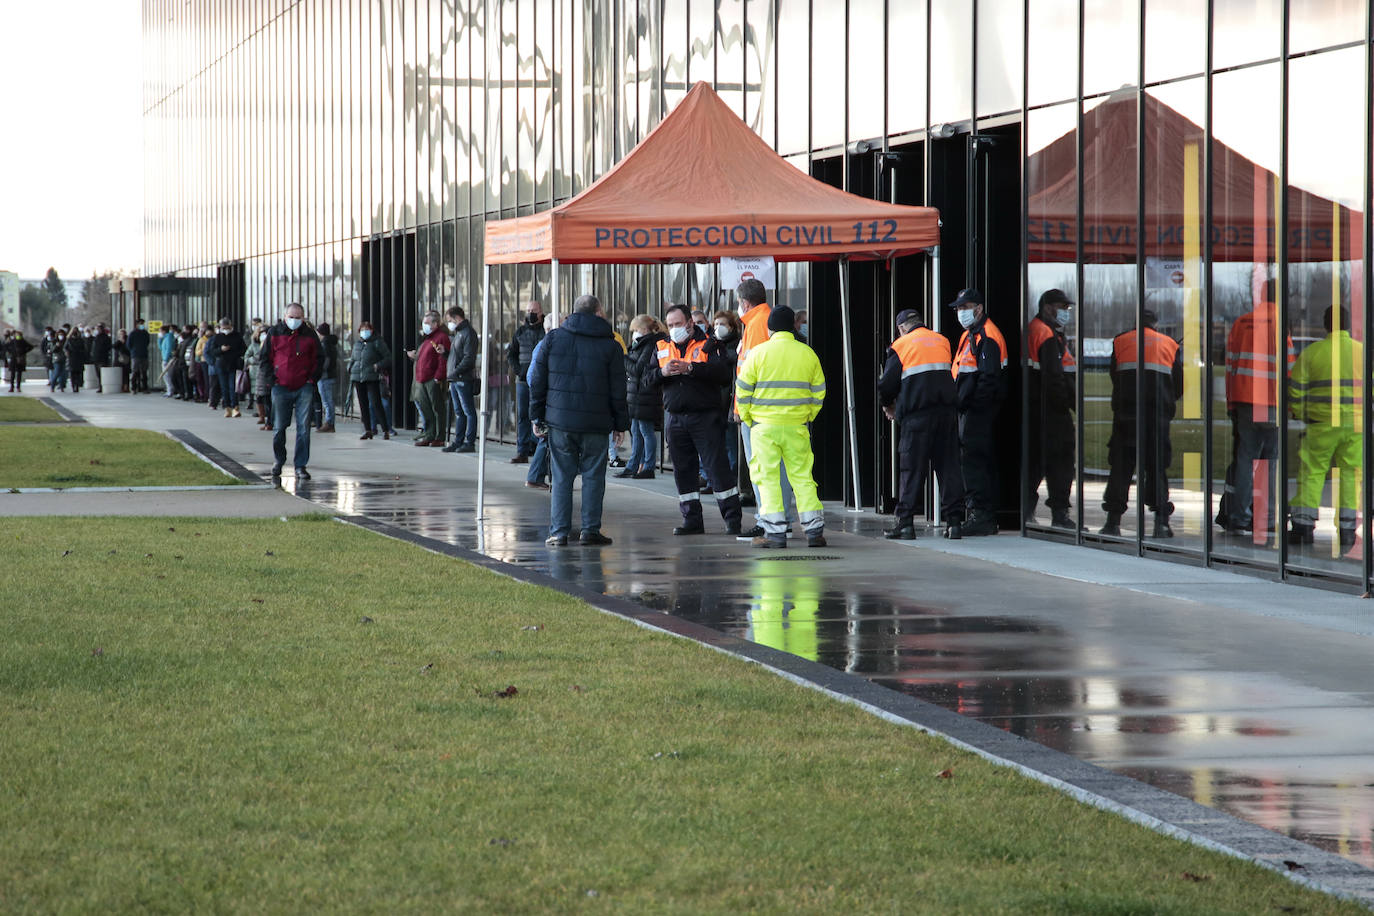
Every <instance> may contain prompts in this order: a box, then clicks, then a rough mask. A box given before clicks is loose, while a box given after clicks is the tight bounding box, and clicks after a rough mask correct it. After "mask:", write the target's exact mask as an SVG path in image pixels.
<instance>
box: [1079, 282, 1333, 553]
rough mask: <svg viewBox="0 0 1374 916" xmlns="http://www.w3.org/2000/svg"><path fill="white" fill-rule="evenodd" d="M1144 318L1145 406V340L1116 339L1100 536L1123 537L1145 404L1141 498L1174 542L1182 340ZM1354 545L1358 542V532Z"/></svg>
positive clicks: (1158, 529) (1129, 334) (1151, 316)
mask: <svg viewBox="0 0 1374 916" xmlns="http://www.w3.org/2000/svg"><path fill="white" fill-rule="evenodd" d="M1144 317H1145V375H1144V379H1145V383H1144V387H1143V393H1144V395H1145V403H1144V405H1138V404H1137V402H1136V376H1137V375H1138V374H1139V373H1138V360H1137V356H1138V353H1137V349H1138V347H1139V341H1138V339H1137V336H1136V331H1135V328H1131V329H1130V330H1129V331H1125V332H1123V333H1121V334H1118V335H1116V337H1115V338H1113V340H1112V363H1111V376H1112V437H1111V439H1109V440H1108V442H1107V464H1108V466H1109V467H1110V468H1111V471H1110V473H1109V474H1108V476H1107V489H1106V491H1105V492H1104V493H1103V494H1102V508H1103V509H1104V510H1105V511H1106V513H1107V523H1106V524H1105V525H1103V526H1102V529H1101V532H1100V533H1102V534H1110V535H1116V536H1118V537H1119V536H1120V535H1121V516H1122V515H1124V514H1125V512H1126V497H1127V496H1129V495H1130V490H1131V474H1132V473H1134V471H1135V461H1136V417H1137V416H1138V415H1139V413H1140V412H1142V411H1141V410H1140V407H1141V406H1143V407H1144V410H1143V413H1144V415H1145V416H1144V419H1145V423H1144V432H1145V441H1144V442H1143V443H1142V444H1141V448H1140V479H1139V481H1138V486H1137V488H1136V495H1137V496H1138V497H1139V499H1140V501H1141V502H1143V503H1145V506H1146V508H1148V509H1149V510H1150V511H1152V512H1153V513H1154V516H1155V518H1154V521H1155V524H1154V532H1153V536H1154V537H1157V538H1171V537H1173V536H1174V531H1173V528H1171V527H1170V526H1169V516H1171V515H1172V514H1173V511H1174V504H1173V503H1172V502H1170V501H1169V463H1170V462H1171V461H1172V460H1173V442H1172V440H1171V439H1170V435H1169V424H1170V423H1172V422H1173V419H1174V409H1175V405H1176V404H1177V403H1178V399H1179V398H1180V397H1182V396H1183V349H1182V348H1181V347H1180V346H1179V345H1178V341H1176V340H1174V339H1173V338H1172V337H1169V336H1168V335H1165V334H1161V333H1160V332H1159V331H1156V330H1155V323H1156V320H1157V318H1156V316H1155V313H1154V312H1152V311H1149V310H1148V309H1147V310H1146V311H1145V316H1144ZM1304 352H1305V351H1304ZM1323 396H1325V392H1323ZM1351 489H1352V490H1353V489H1354V488H1353V487H1352V488H1351ZM1352 518H1353V515H1352ZM1350 543H1351V544H1354V543H1355V537H1354V532H1353V531H1352V532H1351V537H1350Z"/></svg>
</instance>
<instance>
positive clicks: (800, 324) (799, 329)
mask: <svg viewBox="0 0 1374 916" xmlns="http://www.w3.org/2000/svg"><path fill="white" fill-rule="evenodd" d="M796 321H797V324H796V327H795V329H794V331H793V335H792V336H794V337H796V338H797V340H799V341H800V342H802V343H804V344H806V345H807V346H808V347H809V346H811V341H809V340H807V339H806V332H807V331H808V330H810V326H809V325H808V324H807V322H806V309H797V319H796Z"/></svg>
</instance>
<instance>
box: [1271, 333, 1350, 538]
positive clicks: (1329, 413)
mask: <svg viewBox="0 0 1374 916" xmlns="http://www.w3.org/2000/svg"><path fill="white" fill-rule="evenodd" d="M1333 311H1334V310H1333V309H1330V308H1328V309H1327V310H1326V315H1325V325H1326V330H1327V331H1328V332H1329V333H1328V334H1327V335H1326V337H1324V338H1322V339H1321V340H1319V341H1317V342H1316V343H1314V344H1310V345H1309V346H1308V347H1307V349H1305V350H1303V351H1302V354H1301V355H1299V356H1298V359H1297V362H1295V363H1294V364H1293V368H1292V370H1290V375H1289V377H1288V403H1289V407H1290V408H1291V409H1292V411H1293V415H1294V416H1296V417H1297V418H1298V419H1299V420H1302V421H1303V422H1304V423H1306V424H1307V430H1306V432H1304V433H1303V437H1302V444H1301V445H1299V446H1298V468H1299V470H1298V492H1297V493H1296V494H1294V496H1293V504H1292V505H1291V506H1290V507H1289V517H1290V518H1291V520H1292V528H1291V529H1290V530H1289V532H1288V543H1290V544H1294V545H1302V544H1311V543H1312V542H1313V540H1314V538H1313V532H1314V529H1315V528H1316V526H1317V508H1318V507H1319V506H1320V505H1321V501H1322V489H1323V487H1324V486H1325V485H1326V475H1327V471H1328V470H1330V469H1331V467H1332V466H1333V465H1334V466H1335V468H1336V471H1337V476H1338V479H1339V481H1340V496H1339V498H1338V499H1337V500H1335V501H1336V502H1339V503H1340V506H1339V507H1338V515H1337V518H1338V522H1339V525H1340V546H1341V549H1342V550H1349V549H1350V548H1351V547H1353V546H1354V544H1355V523H1356V514H1357V512H1358V511H1359V505H1360V491H1359V481H1360V478H1361V477H1362V476H1363V473H1362V472H1363V469H1364V444H1363V442H1362V441H1361V439H1360V423H1361V417H1362V416H1363V414H1364V385H1363V383H1362V378H1361V377H1362V375H1363V373H1364V346H1363V344H1361V343H1360V342H1359V341H1358V340H1354V339H1352V338H1351V336H1350V312H1348V311H1347V310H1346V309H1345V308H1341V309H1340V310H1339V311H1338V312H1335V315H1334V316H1333ZM1335 316H1339V320H1340V324H1338V325H1335V326H1333V325H1332V321H1331V319H1332V318H1333V317H1335Z"/></svg>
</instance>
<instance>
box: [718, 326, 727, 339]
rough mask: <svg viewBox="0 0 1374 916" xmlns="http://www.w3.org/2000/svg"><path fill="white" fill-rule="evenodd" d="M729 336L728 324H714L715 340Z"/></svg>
mask: <svg viewBox="0 0 1374 916" xmlns="http://www.w3.org/2000/svg"><path fill="white" fill-rule="evenodd" d="M729 336H730V326H729V325H728V324H718V325H716V340H724V339H725V338H727V337H729Z"/></svg>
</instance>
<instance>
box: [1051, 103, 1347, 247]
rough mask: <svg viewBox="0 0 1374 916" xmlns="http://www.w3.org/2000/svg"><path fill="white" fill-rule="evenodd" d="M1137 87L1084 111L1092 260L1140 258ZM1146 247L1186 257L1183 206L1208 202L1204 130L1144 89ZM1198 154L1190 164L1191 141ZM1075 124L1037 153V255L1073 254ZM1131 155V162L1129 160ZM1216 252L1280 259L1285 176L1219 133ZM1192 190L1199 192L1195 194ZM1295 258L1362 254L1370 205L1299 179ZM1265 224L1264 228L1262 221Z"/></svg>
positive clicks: (1293, 204) (1294, 199) (1293, 205)
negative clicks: (1343, 200) (1310, 187)
mask: <svg viewBox="0 0 1374 916" xmlns="http://www.w3.org/2000/svg"><path fill="white" fill-rule="evenodd" d="M1135 99H1136V95H1135V93H1134V92H1125V93H1121V94H1120V95H1118V96H1114V97H1110V98H1108V99H1107V100H1106V101H1104V102H1103V103H1102V104H1101V105H1098V106H1097V107H1095V108H1093V109H1092V110H1090V111H1086V112H1084V113H1083V130H1084V136H1085V137H1086V140H1085V145H1084V150H1083V168H1084V171H1083V189H1084V205H1085V206H1084V213H1083V217H1084V229H1085V231H1084V236H1083V257H1084V260H1085V261H1087V262H1088V263H1099V264H1100V263H1131V262H1134V261H1135V258H1136V210H1137V205H1136V193H1137V188H1136V170H1135V148H1136V147H1135V143H1136V140H1135V137H1136V101H1135ZM1145 106H1146V107H1145V134H1144V137H1143V142H1144V144H1145V163H1146V164H1145V167H1146V188H1145V254H1146V255H1147V256H1149V257H1163V258H1170V259H1174V258H1182V257H1183V256H1184V235H1183V229H1184V226H1185V224H1186V223H1187V222H1188V221H1189V220H1188V219H1186V218H1185V213H1186V212H1188V211H1189V210H1190V208H1191V207H1194V206H1195V207H1197V208H1198V210H1197V211H1196V212H1198V213H1199V220H1200V211H1201V207H1202V200H1203V198H1202V192H1203V188H1202V187H1201V186H1200V185H1195V186H1194V187H1193V188H1191V189H1190V188H1189V187H1188V180H1187V177H1186V176H1188V175H1190V174H1191V175H1195V176H1198V177H1197V178H1194V179H1193V180H1194V182H1197V181H1198V179H1199V178H1200V177H1201V175H1202V144H1203V142H1204V135H1203V130H1202V128H1201V127H1199V126H1198V125H1196V124H1194V123H1193V122H1192V121H1190V120H1188V119H1187V118H1186V117H1184V116H1183V115H1182V114H1181V113H1179V112H1178V111H1176V110H1174V109H1173V108H1171V107H1169V106H1168V105H1165V104H1164V103H1163V102H1161V101H1160V100H1159V99H1157V98H1155V97H1154V96H1151V95H1148V94H1147V95H1146V96H1145ZM1190 145H1191V146H1192V147H1193V148H1194V149H1195V150H1196V153H1195V155H1196V156H1197V159H1196V162H1195V164H1194V168H1196V171H1195V172H1192V171H1190V169H1189V166H1187V165H1186V164H1185V152H1184V151H1185V149H1187V148H1188V147H1189V146H1190ZM1076 147H1077V138H1076V135H1075V132H1074V131H1072V130H1071V131H1069V132H1068V133H1066V134H1064V135H1063V136H1062V137H1059V138H1058V139H1056V140H1055V141H1054V142H1052V143H1050V144H1049V145H1048V146H1046V147H1045V148H1044V149H1042V150H1039V151H1038V152H1035V153H1032V154H1031V156H1030V159H1029V161H1028V162H1027V168H1028V171H1029V174H1030V175H1031V181H1032V184H1033V185H1035V186H1036V190H1035V191H1034V192H1033V193H1032V194H1031V195H1030V199H1029V200H1028V201H1027V225H1026V230H1027V231H1026V244H1027V251H1028V253H1029V259H1030V260H1031V261H1032V262H1037V261H1052V262H1068V261H1073V260H1074V258H1075V256H1076V255H1075V251H1076V249H1075V240H1076V236H1077V233H1076V231H1075V227H1076V226H1077V222H1078V218H1077V200H1078V188H1077V181H1076V173H1075V161H1076V156H1077V148H1076ZM1123 158H1125V159H1126V160H1127V161H1128V162H1129V167H1126V168H1123V167H1122V164H1123ZM1212 169H1213V173H1214V176H1215V177H1214V180H1213V185H1212V210H1213V212H1212V240H1213V245H1212V259H1213V260H1214V261H1259V262H1264V261H1272V260H1274V259H1275V258H1276V254H1275V252H1274V242H1275V238H1274V236H1275V232H1274V227H1275V225H1276V222H1277V217H1278V214H1277V213H1276V212H1275V206H1276V200H1275V195H1274V186H1275V184H1276V182H1277V181H1278V176H1276V175H1275V174H1274V173H1273V172H1271V171H1269V170H1268V169H1266V168H1264V167H1263V166H1260V165H1258V164H1256V163H1255V162H1254V161H1253V160H1251V159H1248V158H1246V157H1245V156H1242V155H1241V154H1240V153H1238V152H1236V151H1235V150H1234V149H1232V148H1231V147H1229V146H1227V145H1226V144H1224V143H1221V142H1219V141H1217V140H1216V139H1215V138H1213V140H1212ZM1190 194H1191V200H1190V199H1189V195H1190ZM1288 219H1289V242H1290V246H1289V251H1288V257H1289V260H1290V261H1331V260H1350V259H1352V258H1357V257H1359V251H1360V249H1361V244H1362V240H1363V222H1364V218H1363V214H1362V213H1360V212H1359V211H1357V210H1352V209H1350V208H1349V207H1345V206H1341V205H1339V204H1336V203H1333V202H1332V201H1330V200H1328V199H1326V198H1324V197H1320V196H1318V195H1316V194H1313V193H1311V192H1310V191H1305V190H1303V189H1302V188H1299V187H1293V186H1290V187H1289V188H1288ZM1260 226H1262V227H1263V228H1259V227H1260ZM1199 256H1200V255H1199Z"/></svg>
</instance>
